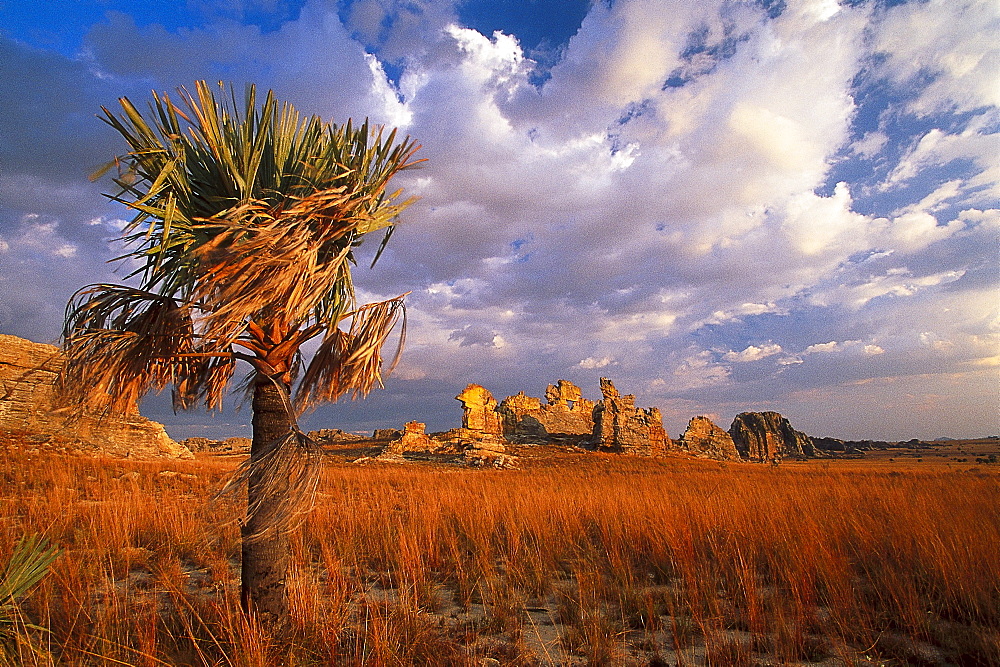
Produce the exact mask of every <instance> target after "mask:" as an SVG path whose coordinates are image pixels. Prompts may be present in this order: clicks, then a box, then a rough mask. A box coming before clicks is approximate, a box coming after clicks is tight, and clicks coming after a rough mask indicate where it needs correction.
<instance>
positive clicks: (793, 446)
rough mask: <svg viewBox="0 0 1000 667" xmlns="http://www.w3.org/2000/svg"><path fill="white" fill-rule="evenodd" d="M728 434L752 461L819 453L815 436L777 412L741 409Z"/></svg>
mask: <svg viewBox="0 0 1000 667" xmlns="http://www.w3.org/2000/svg"><path fill="white" fill-rule="evenodd" d="M729 435H731V436H732V438H733V441H734V442H735V443H736V449H737V450H739V452H740V455H741V456H742V457H743V458H745V459H749V460H750V461H756V462H774V463H777V462H780V461H781V459H783V458H784V457H786V456H793V457H811V456H816V454H817V451H816V449H815V447H813V442H812V438H810V437H809V436H808V435H806V434H805V433H802V432H800V431H796V430H795V429H793V428H792V425H791V424H790V423H788V420H787V419H785V418H784V417H782V416H781V415H780V414H778V413H777V412H742V413H740V414H738V415H736V419H734V420H733V424H732V426H730V427H729Z"/></svg>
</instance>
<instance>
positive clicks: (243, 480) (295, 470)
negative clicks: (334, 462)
mask: <svg viewBox="0 0 1000 667" xmlns="http://www.w3.org/2000/svg"><path fill="white" fill-rule="evenodd" d="M322 459H323V453H322V450H321V449H320V447H319V445H317V444H316V443H315V442H314V441H313V440H312V439H311V438H310V437H309V436H307V435H306V434H304V433H303V432H302V431H300V430H299V429H298V427H293V428H292V429H291V430H290V431H288V433H286V434H285V435H283V436H282V437H280V438H278V439H277V440H275V441H273V442H270V443H268V444H267V445H266V446H265V447H264V448H263V449H262V450H261V451H260V452H257V453H255V454H254V455H253V456H251V457H250V458H248V459H247V460H246V461H244V462H243V463H242V464H240V466H239V468H237V469H236V471H235V472H234V473H233V475H232V476H231V477H230V478H229V481H227V482H226V484H225V486H223V487H222V489H221V490H219V492H218V493H216V494H215V496H214V499H219V498H221V497H223V496H226V495H230V494H233V493H237V492H242V491H243V490H244V489H247V488H248V487H249V489H248V490H249V493H248V494H246V496H248V497H250V498H253V499H254V501H253V502H251V503H249V504H248V506H247V511H246V518H245V519H244V531H243V539H245V540H251V541H253V540H261V539H265V538H268V537H272V536H274V535H278V534H281V533H287V532H291V531H293V530H295V529H296V528H297V527H298V526H299V525H300V524H301V523H302V521H303V520H305V516H306V515H307V514H308V513H309V512H310V511H311V510H312V508H313V504H314V503H315V499H316V487H317V486H318V485H319V480H320V476H321V473H322V471H323V468H322ZM238 495H244V494H242V493H238ZM251 527H252V528H251Z"/></svg>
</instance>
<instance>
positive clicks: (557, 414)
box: [498, 380, 595, 441]
mask: <svg viewBox="0 0 1000 667" xmlns="http://www.w3.org/2000/svg"><path fill="white" fill-rule="evenodd" d="M545 399H546V401H547V403H546V404H544V405H543V404H542V402H541V400H540V399H537V398H534V397H532V396H526V395H525V394H524V392H523V391H522V392H520V393H518V394H516V395H514V396H508V397H507V398H505V399H504V400H503V402H502V403H500V406H499V408H498V410H499V412H500V414H501V416H502V418H503V432H504V435H506V436H507V437H508V438H516V439H518V440H528V441H532V440H534V441H539V440H541V441H545V440H548V439H549V438H550V437H552V436H559V435H588V434H590V433H593V431H594V405H595V404H594V402H593V401H589V400H587V399H585V398H583V395H582V392H581V391H580V388H579V387H577V386H576V385H575V384H573V383H572V382H569V381H567V380H559V381H558V382H557V383H556V384H550V385H549V386H548V387H547V388H546V389H545Z"/></svg>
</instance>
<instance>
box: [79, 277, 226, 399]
mask: <svg viewBox="0 0 1000 667" xmlns="http://www.w3.org/2000/svg"><path fill="white" fill-rule="evenodd" d="M63 338H64V341H65V343H64V346H65V349H66V352H67V360H66V366H65V368H64V370H63V374H62V379H61V383H60V389H61V392H62V394H63V397H64V398H65V399H67V400H70V401H72V402H75V403H77V405H79V406H80V407H81V408H89V409H91V410H95V411H101V410H105V409H111V410H115V411H129V410H134V407H135V406H136V405H137V404H138V401H139V399H141V398H142V396H143V395H145V394H146V393H147V392H149V391H150V390H162V389H164V388H165V387H167V386H168V385H171V384H173V385H174V387H175V405H177V406H178V407H188V406H190V405H191V404H193V402H195V401H197V400H202V401H204V402H205V404H206V405H207V406H208V407H209V408H210V409H211V408H217V407H220V406H221V402H222V397H223V395H224V393H225V387H226V385H227V384H228V383H229V378H230V377H231V375H232V372H233V361H232V359H231V358H229V356H228V355H229V353H230V351H229V350H227V349H226V348H221V349H220V348H217V347H212V346H209V345H205V344H204V343H202V342H199V337H197V336H196V334H195V330H194V323H193V321H192V315H191V308H190V306H188V305H186V304H184V303H181V302H178V301H176V300H174V299H171V298H168V297H162V296H159V295H156V294H152V293H149V292H146V291H143V290H139V289H135V288H132V287H127V286H124V285H109V284H98V285H91V286H89V287H86V288H84V289H82V290H80V291H79V292H77V293H76V294H75V295H74V298H73V299H72V300H71V301H70V304H69V306H68V307H67V315H66V324H65V328H64V330H63Z"/></svg>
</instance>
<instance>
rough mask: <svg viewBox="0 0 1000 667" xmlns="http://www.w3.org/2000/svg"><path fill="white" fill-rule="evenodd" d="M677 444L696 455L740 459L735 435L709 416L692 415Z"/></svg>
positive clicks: (730, 459) (719, 458)
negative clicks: (730, 433) (734, 440)
mask: <svg viewBox="0 0 1000 667" xmlns="http://www.w3.org/2000/svg"><path fill="white" fill-rule="evenodd" d="M677 446H678V447H680V449H682V450H683V451H686V452H688V453H690V454H693V455H695V456H700V457H704V458H709V459H715V460H718V461H739V460H740V453H739V451H737V449H736V443H735V442H733V437H732V436H731V435H729V433H728V432H726V431H725V430H723V429H722V428H721V427H719V426H716V425H715V424H714V423H712V420H711V419H709V418H708V417H692V418H691V421H689V422H688V425H687V429H686V430H685V431H684V435H682V436H681V439H680V440H679V441H678V442H677Z"/></svg>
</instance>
